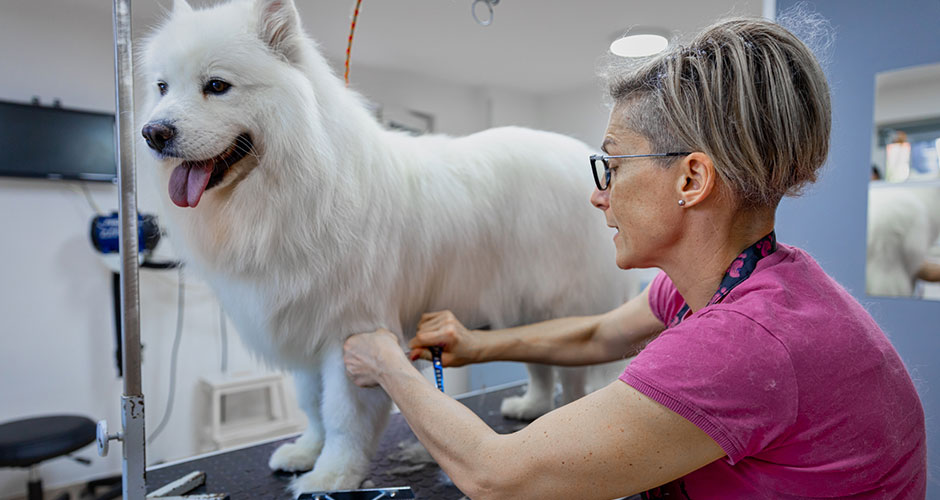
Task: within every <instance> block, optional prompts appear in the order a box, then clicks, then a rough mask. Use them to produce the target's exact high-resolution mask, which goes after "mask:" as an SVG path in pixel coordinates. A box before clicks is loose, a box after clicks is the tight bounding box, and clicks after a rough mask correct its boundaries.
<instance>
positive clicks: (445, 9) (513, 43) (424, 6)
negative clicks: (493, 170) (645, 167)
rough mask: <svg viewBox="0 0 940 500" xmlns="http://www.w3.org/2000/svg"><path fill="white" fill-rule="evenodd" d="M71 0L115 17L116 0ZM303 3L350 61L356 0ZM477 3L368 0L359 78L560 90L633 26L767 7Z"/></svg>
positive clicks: (737, 0) (684, 29)
mask: <svg viewBox="0 0 940 500" xmlns="http://www.w3.org/2000/svg"><path fill="white" fill-rule="evenodd" d="M32 1H46V2H60V1H62V0H32ZM71 1H73V2H82V3H87V4H88V7H89V8H100V9H101V10H102V15H106V16H110V10H111V2H110V1H106V0H71ZM190 3H191V4H193V5H194V6H199V5H206V4H211V3H214V2H213V1H211V0H191V1H190ZM296 3H297V6H298V10H299V11H300V13H301V17H302V19H303V24H304V28H305V29H306V31H307V33H308V34H309V35H311V36H312V37H313V38H314V39H316V40H317V41H318V42H319V44H320V46H321V48H322V49H323V51H324V52H325V54H326V55H327V57H330V58H331V59H334V60H337V61H343V60H345V52H346V40H347V37H348V35H349V22H350V20H351V17H352V11H353V6H354V4H355V0H296ZM170 4H171V0H156V1H155V0H136V1H133V2H132V12H133V14H134V30H135V33H139V32H142V31H145V30H146V28H147V27H148V26H152V25H153V24H154V23H155V21H156V20H157V19H158V18H159V16H160V12H161V11H162V9H164V8H167V7H168V6H169V5H170ZM472 4H473V0H394V1H393V0H363V2H362V4H361V8H360V12H359V20H358V24H357V26H356V32H355V39H354V42H353V49H352V63H351V64H352V69H351V76H350V78H351V79H353V80H354V79H355V68H356V65H357V64H362V65H365V66H371V67H377V68H384V69H394V70H399V71H406V72H410V73H416V74H419V75H433V76H435V77H437V78H441V79H445V80H451V81H457V82H461V83H464V84H469V85H481V86H496V87H506V88H514V89H521V90H526V91H529V92H535V93H553V92H559V91H564V90H567V89H571V88H574V87H578V86H581V85H586V84H590V83H591V82H593V81H594V78H595V73H596V65H597V61H598V58H599V57H601V56H603V55H604V54H605V53H606V51H607V47H608V46H609V44H610V42H611V41H612V40H613V38H614V37H615V35H619V34H622V33H624V32H626V31H627V30H628V29H631V28H633V27H643V26H650V27H654V28H658V29H660V30H664V31H666V32H672V33H680V34H681V33H689V32H692V31H695V30H697V29H699V28H701V27H703V26H706V25H708V24H710V23H711V22H713V21H715V20H717V19H719V18H721V17H725V16H728V15H753V16H758V15H761V13H762V5H763V1H762V0H695V1H679V0H654V1H646V2H641V1H637V0H501V1H499V3H498V4H497V5H496V6H495V8H494V19H493V22H492V24H491V25H490V26H486V27H484V26H480V25H479V24H477V23H476V22H475V21H474V20H473V17H472V16H471V5H472ZM481 12H482V10H481Z"/></svg>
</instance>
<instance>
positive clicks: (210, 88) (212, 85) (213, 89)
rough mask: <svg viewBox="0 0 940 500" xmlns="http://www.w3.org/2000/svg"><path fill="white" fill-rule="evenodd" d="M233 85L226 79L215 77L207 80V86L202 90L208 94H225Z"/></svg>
mask: <svg viewBox="0 0 940 500" xmlns="http://www.w3.org/2000/svg"><path fill="white" fill-rule="evenodd" d="M231 86H232V85H231V84H230V83H228V82H226V81H223V80H219V79H218V78H213V79H212V80H209V81H208V82H206V86H205V87H204V88H203V89H202V91H203V92H205V93H207V94H224V93H225V92H226V91H228V89H229V88H231Z"/></svg>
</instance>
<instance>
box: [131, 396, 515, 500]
mask: <svg viewBox="0 0 940 500" xmlns="http://www.w3.org/2000/svg"><path fill="white" fill-rule="evenodd" d="M524 389H525V386H523V385H519V386H515V387H510V388H506V389H502V390H498V391H493V392H484V393H482V394H479V395H475V396H470V397H466V398H461V400H460V401H461V402H462V403H463V404H464V405H466V406H467V407H468V408H470V409H471V410H472V411H473V412H474V413H476V414H477V415H479V416H480V417H481V418H483V420H484V421H485V422H486V423H487V424H489V426H490V427H492V428H493V429H494V430H495V431H496V432H499V433H502V434H505V433H509V432H513V431H516V430H518V429H521V428H523V427H525V425H526V423H525V422H520V421H518V420H508V419H504V418H503V417H502V415H501V414H500V412H499V405H500V403H501V402H502V400H503V398H505V397H506V396H512V395H518V394H522V393H523V391H524ZM296 437H297V436H290V437H286V438H284V439H281V440H277V441H273V442H268V443H263V444H260V445H256V446H251V447H247V448H242V449H238V450H233V451H230V452H225V453H219V454H215V455H210V456H206V457H202V458H199V457H197V458H194V459H192V460H189V461H186V462H184V463H179V464H174V465H169V466H165V467H160V468H157V469H154V470H150V471H148V472H147V491H148V492H149V491H153V490H155V489H157V488H159V487H161V486H163V485H165V484H167V483H169V482H172V481H174V480H176V479H179V478H181V477H183V476H184V475H186V474H188V473H190V472H192V471H196V470H200V471H203V472H205V473H206V484H205V485H204V486H201V487H199V488H198V489H196V490H193V491H192V492H191V493H228V494H229V496H230V497H231V498H232V500H241V499H277V500H282V499H285V500H286V499H290V498H292V496H291V495H290V493H289V491H288V489H287V487H288V485H289V484H290V481H291V479H293V478H294V477H295V474H292V473H283V472H274V471H272V470H271V469H269V468H268V458H270V456H271V454H272V453H274V450H275V449H277V447H278V446H280V445H281V444H283V443H285V442H291V441H293V440H294V439H296ZM415 442H417V438H415V436H414V433H412V432H411V429H410V428H409V427H408V424H407V423H406V422H405V419H404V417H402V416H401V414H399V413H395V414H393V415H392V416H391V418H390V420H389V424H388V427H387V428H386V430H385V432H384V433H383V434H382V438H381V440H380V442H379V448H378V451H377V452H376V454H375V456H374V457H373V461H372V466H371V469H370V471H369V475H368V480H367V485H368V487H383V486H410V487H411V488H412V490H414V492H415V497H416V498H419V499H427V500H431V499H433V500H459V499H461V498H464V495H463V494H462V493H461V492H460V490H458V489H457V488H456V487H455V486H454V485H453V483H452V482H451V481H450V479H449V478H448V477H447V476H446V475H445V474H444V472H443V471H442V470H441V469H440V468H439V467H438V466H437V464H434V463H429V464H420V463H415V462H410V461H405V462H403V461H401V460H397V459H396V457H399V456H400V455H401V454H402V445H405V446H406V447H407V446H408V445H410V444H413V443H415ZM370 483H371V484H370Z"/></svg>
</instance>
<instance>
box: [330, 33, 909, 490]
mask: <svg viewBox="0 0 940 500" xmlns="http://www.w3.org/2000/svg"><path fill="white" fill-rule="evenodd" d="M610 93H611V96H612V97H613V99H614V101H615V105H614V108H613V110H612V112H611V115H610V124H609V126H608V129H607V133H606V135H605V137H604V140H603V149H604V152H605V155H603V156H600V155H599V156H596V157H592V158H591V163H592V165H593V166H594V176H595V180H596V181H597V190H595V191H594V193H593V195H592V196H591V201H592V203H593V204H594V205H595V206H597V208H599V209H601V210H603V211H604V214H605V215H606V218H607V224H608V225H609V226H611V227H613V228H616V229H617V231H618V232H617V234H616V236H614V244H615V245H616V247H617V265H618V266H619V267H621V268H623V269H628V268H635V267H659V268H661V269H662V270H663V271H664V272H663V273H661V274H660V275H659V276H657V277H656V279H655V280H654V281H653V282H652V283H651V284H650V286H649V287H648V288H647V289H646V290H645V291H644V292H643V293H642V294H641V295H640V296H638V297H637V298H635V299H633V300H631V301H630V302H628V303H626V304H624V305H623V306H621V307H619V308H617V309H616V310H614V311H611V312H609V313H607V314H603V315H600V316H594V317H578V318H564V319H558V320H554V321H549V322H545V323H540V324H535V325H529V326H524V327H519V328H512V329H507V330H501V331H493V332H471V331H467V330H466V329H465V328H463V327H462V326H461V325H460V324H459V323H458V322H457V321H456V320H455V319H454V318H453V316H452V315H450V314H449V313H447V312H442V313H434V314H429V315H426V316H425V317H424V318H423V320H422V323H421V325H420V327H419V333H418V335H417V337H416V338H415V339H414V340H413V341H412V344H411V346H412V348H413V351H412V356H413V357H418V356H420V357H424V358H429V357H430V356H429V353H428V351H427V349H426V348H425V347H424V346H432V345H437V344H439V345H442V346H443V348H444V353H443V363H444V365H445V366H459V365H462V364H467V363H476V362H483V361H492V360H519V361H528V362H541V363H549V364H559V365H583V364H592V363H600V362H604V361H610V360H614V359H620V358H623V357H624V356H626V355H630V354H633V353H635V352H637V351H640V354H639V355H638V356H637V358H636V359H635V360H634V361H633V363H632V364H630V365H629V366H628V367H627V369H626V371H624V373H623V375H621V377H620V380H617V381H614V382H613V383H612V384H610V385H609V386H607V387H606V388H604V389H601V390H599V391H597V392H595V393H593V394H590V395H588V396H586V397H584V398H582V399H580V400H578V401H575V402H573V403H571V404H569V405H567V406H564V407H562V408H559V409H557V410H555V411H553V412H551V413H549V414H546V415H545V416H543V417H541V418H539V419H538V420H536V421H534V422H532V423H531V424H530V425H529V426H527V427H525V428H524V429H522V430H520V431H518V432H515V433H513V434H508V435H498V434H496V433H495V432H494V431H492V430H491V429H490V428H489V427H488V426H487V425H486V424H484V423H483V422H482V421H481V420H480V419H479V418H478V417H476V416H475V415H474V414H473V413H471V412H470V411H469V410H468V409H467V408H466V407H464V406H463V405H461V404H460V403H458V402H456V401H454V400H452V399H451V398H449V397H447V396H445V395H443V394H441V393H440V392H438V391H437V390H436V389H435V388H434V387H433V386H432V385H430V384H429V383H428V382H427V381H426V379H425V378H424V377H423V376H422V375H421V374H420V373H419V372H418V371H417V370H416V369H415V368H414V367H413V366H412V365H411V363H410V362H409V360H408V359H407V358H406V357H405V356H404V355H403V353H402V351H401V348H400V346H399V343H398V337H397V336H396V335H395V334H392V333H391V332H388V331H383V330H380V331H378V332H374V333H370V334H361V335H355V336H353V337H351V338H350V339H349V340H348V341H347V343H346V353H345V355H346V365H347V370H348V372H349V374H350V376H351V377H352V378H353V379H354V380H355V382H356V383H357V384H359V385H361V386H371V385H376V384H378V385H381V386H382V388H384V389H385V391H387V392H388V394H389V395H390V396H391V398H392V399H393V400H394V401H395V403H396V404H397V405H398V407H399V408H400V409H401V411H402V413H403V415H404V416H405V418H406V420H407V421H408V423H409V425H410V426H411V428H412V429H413V430H414V432H415V434H416V435H417V437H418V439H420V440H421V442H422V443H423V444H424V446H425V447H427V449H428V450H429V451H430V452H431V454H432V455H433V456H434V458H435V459H436V460H437V462H438V463H439V464H440V465H441V467H442V468H443V469H444V471H445V472H447V474H448V475H449V476H450V477H451V479H453V481H454V483H455V484H456V485H457V486H458V487H459V488H460V489H461V490H462V491H463V492H465V493H466V494H467V495H468V496H469V497H470V498H473V499H482V498H499V499H509V498H511V499H520V498H538V499H542V498H614V497H620V496H624V495H628V494H631V493H635V492H647V493H646V494H647V495H648V496H649V497H650V498H660V497H662V498H679V499H683V498H691V499H700V498H823V497H825V498H846V497H851V498H923V497H924V495H925V488H926V443H925V441H926V438H925V431H924V413H923V408H922V406H921V404H920V401H919V399H918V397H917V394H916V392H915V389H914V386H913V384H912V382H911V379H910V377H909V376H908V374H907V371H906V370H905V368H904V366H903V364H902V362H901V360H900V358H899V357H898V355H897V353H896V352H895V350H894V349H893V348H892V346H891V344H890V343H889V342H888V340H887V339H886V338H885V335H884V334H883V333H882V332H881V330H880V329H879V328H878V326H877V325H876V324H875V322H874V321H873V320H872V318H871V317H870V316H869V315H868V314H867V313H866V312H865V310H864V309H863V308H862V307H861V306H860V305H859V304H858V302H857V301H855V299H853V298H852V297H851V296H850V295H849V294H848V293H847V292H846V291H845V290H844V289H843V288H842V287H841V286H839V284H838V283H836V282H835V281H833V280H832V278H830V277H829V276H827V275H826V273H825V272H824V271H823V270H822V269H821V268H820V267H819V265H818V264H817V263H816V262H815V261H814V260H813V259H812V258H811V257H810V256H809V255H808V254H806V253H805V252H803V251H802V250H800V249H798V248H794V247H790V246H787V245H784V244H782V243H778V242H777V241H776V238H775V235H774V232H773V229H774V212H775V209H776V207H777V204H778V202H779V201H780V199H781V198H782V197H783V196H785V195H788V194H794V193H795V192H797V191H798V190H799V188H801V187H802V186H804V185H805V184H807V183H809V182H812V181H814V180H815V179H816V174H817V171H818V169H819V168H820V166H821V165H822V164H823V162H824V160H825V158H826V154H827V149H828V146H829V127H830V104H829V91H828V87H827V84H826V81H825V77H824V76H823V73H822V70H821V69H820V66H819V64H818V63H817V61H816V60H815V58H814V57H813V55H812V54H811V52H810V51H809V50H808V49H807V47H806V46H805V45H804V44H803V43H802V42H800V41H799V40H798V39H797V38H796V37H794V36H793V35H792V34H791V33H790V32H788V31H786V30H784V29H783V28H781V27H780V26H778V25H775V24H773V23H769V22H766V21H760V20H732V21H727V22H723V23H720V24H717V25H715V26H713V27H711V28H709V29H707V30H705V31H704V32H703V33H701V34H700V35H699V36H698V37H696V38H695V39H694V40H693V41H692V42H691V43H690V44H689V45H688V46H679V47H675V48H673V49H671V50H670V51H668V52H667V53H665V54H663V55H660V56H658V57H656V58H655V59H653V60H651V61H649V62H648V63H646V64H644V65H643V66H641V67H639V68H638V69H637V68H634V69H633V70H631V71H629V72H627V73H625V74H620V75H617V76H616V77H614V78H612V80H611V83H610ZM558 237H565V236H564V235H558ZM546 272H550V270H546ZM657 334H659V335H658V336H656V335H657ZM653 337H655V339H654V340H652V341H650V339H651V338H653ZM647 342H648V345H646V344H647ZM644 345H646V347H645V348H644V347H643V346H644ZM641 348H642V351H641ZM647 490H649V491H647Z"/></svg>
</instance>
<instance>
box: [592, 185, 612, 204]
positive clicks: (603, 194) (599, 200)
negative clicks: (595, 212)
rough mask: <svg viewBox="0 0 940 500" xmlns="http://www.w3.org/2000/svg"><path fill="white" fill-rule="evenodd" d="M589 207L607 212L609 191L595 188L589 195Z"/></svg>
mask: <svg viewBox="0 0 940 500" xmlns="http://www.w3.org/2000/svg"><path fill="white" fill-rule="evenodd" d="M591 205H594V206H595V207H597V208H599V209H601V210H607V208H609V207H610V189H605V190H603V191H601V190H600V189H597V188H596V187H595V188H594V192H593V193H591Z"/></svg>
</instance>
